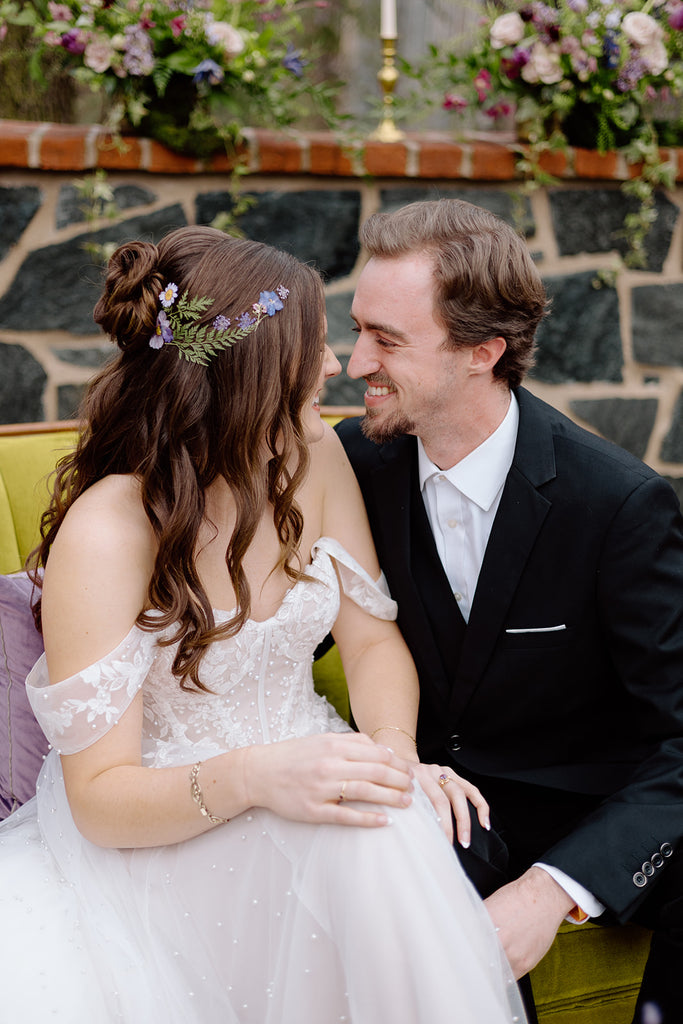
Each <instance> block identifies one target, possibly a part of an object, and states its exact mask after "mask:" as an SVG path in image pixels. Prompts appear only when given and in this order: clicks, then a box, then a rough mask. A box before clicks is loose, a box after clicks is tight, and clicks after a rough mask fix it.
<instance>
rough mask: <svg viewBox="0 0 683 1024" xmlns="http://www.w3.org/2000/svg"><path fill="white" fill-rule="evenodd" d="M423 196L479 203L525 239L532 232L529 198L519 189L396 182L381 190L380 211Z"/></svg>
mask: <svg viewBox="0 0 683 1024" xmlns="http://www.w3.org/2000/svg"><path fill="white" fill-rule="evenodd" d="M424 199H464V200H465V202H466V203H473V204H474V205H475V206H483V207H484V209H485V210H489V212H490V213H493V214H495V215H496V217H500V219H501V220H504V221H505V222H506V223H507V224H511V225H512V227H513V228H515V230H518V231H519V232H520V234H523V235H524V236H525V237H526V238H532V237H533V236H534V235H535V234H536V224H535V222H534V218H533V214H532V212H531V203H530V202H529V197H528V196H524V195H522V193H521V192H511V191H510V189H496V188H470V189H465V188H444V187H443V186H441V185H432V186H429V187H427V188H424V187H420V186H417V187H416V188H407V187H405V186H401V185H399V186H397V187H396V188H383V189H381V191H380V202H381V207H380V209H381V212H382V213H393V212H394V210H399V209H400V208H401V207H402V206H407V205H408V203H417V202H422V201H423V200H424Z"/></svg>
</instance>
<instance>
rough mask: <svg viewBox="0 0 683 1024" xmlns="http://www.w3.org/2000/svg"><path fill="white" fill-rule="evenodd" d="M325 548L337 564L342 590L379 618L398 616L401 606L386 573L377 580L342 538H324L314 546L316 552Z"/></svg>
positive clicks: (381, 574)
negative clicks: (351, 552)
mask: <svg viewBox="0 0 683 1024" xmlns="http://www.w3.org/2000/svg"><path fill="white" fill-rule="evenodd" d="M317 551H324V552H325V553H326V554H328V555H329V556H330V557H331V558H333V559H334V561H335V562H336V564H337V569H338V571H339V577H340V579H341V585H342V589H343V590H344V593H345V594H346V596H347V597H350V598H351V600H352V601H354V602H355V603H356V604H357V605H359V606H360V607H361V608H363V609H365V611H367V612H369V613H370V614H371V615H374V616H375V617H376V618H378V619H395V618H396V613H397V610H398V606H397V604H396V602H395V601H393V600H392V598H391V595H390V593H389V587H388V586H387V581H386V579H385V578H384V573H382V572H381V573H380V574H379V578H378V579H377V580H373V578H372V577H371V576H370V574H369V573H367V572H366V571H365V569H364V568H363V566H362V565H359V564H358V562H357V561H356V560H355V558H353V557H352V555H350V554H349V553H348V551H347V550H346V548H344V547H343V546H342V545H341V544H340V543H339V541H337V540H334V538H332V537H321V538H320V540H318V541H316V543H315V544H314V545H313V553H314V554H315V553H316V552H317Z"/></svg>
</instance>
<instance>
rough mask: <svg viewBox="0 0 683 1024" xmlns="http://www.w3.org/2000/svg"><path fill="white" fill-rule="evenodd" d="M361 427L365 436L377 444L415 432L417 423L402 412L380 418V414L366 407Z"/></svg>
mask: <svg viewBox="0 0 683 1024" xmlns="http://www.w3.org/2000/svg"><path fill="white" fill-rule="evenodd" d="M360 427H361V430H362V431H363V434H364V435H365V437H367V438H368V440H369V441H374V442H375V444H386V443H387V442H388V441H395V440H396V438H397V437H403V436H404V435H405V434H414V433H415V424H414V423H413V421H412V420H411V419H410V417H409V416H406V415H405V413H402V412H395V413H393V414H389V416H387V417H386V418H385V419H381V420H380V416H379V415H378V414H376V413H373V412H371V411H370V410H369V409H366V412H365V416H364V417H363V419H362V420H361V424H360Z"/></svg>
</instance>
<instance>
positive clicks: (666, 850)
mask: <svg viewBox="0 0 683 1024" xmlns="http://www.w3.org/2000/svg"><path fill="white" fill-rule="evenodd" d="M659 852H660V853H661V855H662V856H663V857H670V856H671V854H672V853H673V852H674V848H673V846H672V845H671V843H662V845H661V846H660V847H659Z"/></svg>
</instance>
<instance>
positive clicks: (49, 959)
mask: <svg viewBox="0 0 683 1024" xmlns="http://www.w3.org/2000/svg"><path fill="white" fill-rule="evenodd" d="M95 319H96V321H97V322H98V323H99V324H100V325H101V326H102V327H103V328H104V330H105V331H106V332H107V333H108V334H109V335H110V336H111V338H112V340H113V341H114V342H115V343H116V345H117V346H118V349H119V351H118V354H117V357H116V358H115V359H114V360H113V361H112V362H110V363H109V364H108V365H107V366H106V367H105V369H104V370H103V371H102V372H101V373H100V375H99V377H98V378H97V379H96V380H95V381H94V383H93V384H92V385H91V387H90V389H89V393H88V396H87V399H86V405H85V427H84V429H83V431H82V435H81V438H80V442H79V445H78V447H77V449H76V451H75V453H74V454H73V455H71V456H68V457H66V458H65V459H64V460H62V462H61V464H60V467H59V470H58V474H57V477H56V482H55V489H54V496H53V499H52V503H51V505H50V508H49V509H48V510H47V512H46V513H45V514H44V516H43V521H42V543H41V545H40V547H39V549H38V552H37V556H36V566H37V567H44V569H45V573H44V584H43V588H42V594H41V600H40V601H39V603H38V605H37V607H36V610H35V614H36V616H37V620H38V621H39V622H40V623H42V631H43V636H44V641H45V652H46V653H45V655H44V656H43V657H42V658H41V660H40V661H39V662H38V663H37V665H36V666H35V667H34V669H33V670H32V672H31V673H30V675H29V678H28V680H27V690H28V693H29V697H30V700H31V703H32V706H33V709H34V711H35V714H36V716H37V718H38V720H39V721H40V724H41V726H42V728H43V729H44V731H45V733H46V735H47V737H48V739H49V741H50V743H51V744H52V747H53V749H52V750H51V752H50V754H49V755H48V757H47V760H46V762H45V765H44V767H43V770H42V772H41V776H40V778H39V783H38V792H37V795H36V797H35V798H34V799H33V800H31V801H30V802H29V803H28V804H26V805H25V806H24V807H23V808H21V809H20V810H19V811H17V812H15V813H14V814H13V815H11V816H10V818H8V819H7V821H6V822H5V823H4V824H3V826H2V827H1V828H0V870H1V871H2V877H3V879H4V880H5V884H4V885H3V887H2V891H1V892H0V921H1V922H2V928H1V929H0V965H1V966H0V991H1V992H2V1019H3V1021H4V1022H5V1024H22V1022H31V1024H33V1022H35V1021H37V1020H50V1021H52V1020H56V1021H63V1022H68V1024H92V1022H97V1024H107V1022H124V1024H142V1022H145V1024H149V1022H155V1021H162V1020H163V1021H167V1022H171V1024H173V1022H177V1024H188V1022H196V1024H219V1022H220V1024H231V1022H234V1024H332V1022H337V1021H350V1022H353V1024H377V1022H378V1021H392V1024H446V1022H448V1024H452V1022H453V1021H457V1022H458V1024H481V1022H483V1021H486V1024H503V1022H508V1024H509V1022H511V1021H515V1020H517V1021H519V1020H523V1019H524V1017H523V1011H522V1009H521V1003H520V1001H519V997H518V994H517V989H516V986H515V984H514V982H513V981H512V977H511V974H510V971H509V968H508V966H507V964H506V963H505V961H504V957H503V955H502V953H501V951H500V949H499V946H498V943H497V939H496V936H495V933H494V931H493V928H492V926H491V923H490V921H489V919H488V917H487V914H486V912H485V910H484V909H483V906H482V904H481V903H480V902H479V899H478V897H477V896H476V895H475V894H474V891H473V890H472V888H471V886H470V884H469V882H468V881H467V880H466V878H465V876H464V874H463V872H462V870H461V868H460V866H459V863H458V861H457V859H456V858H455V855H454V854H453V850H452V847H451V845H450V842H449V834H450V832H451V828H452V825H451V822H452V816H451V809H452V811H453V813H454V817H455V821H456V826H457V829H458V836H459V839H460V841H461V842H462V843H463V844H464V845H467V842H468V839H469V836H468V830H469V813H468V810H467V801H468V800H469V801H471V802H472V803H473V804H474V805H475V806H476V808H477V811H478V815H479V819H480V821H481V822H482V824H484V825H486V824H487V814H488V808H487V805H486V803H485V801H484V800H483V798H482V797H481V794H480V793H479V792H478V790H476V789H475V788H474V787H473V786H471V785H469V784H468V783H467V782H465V781H464V780H462V779H460V778H458V777H457V776H455V775H453V773H452V772H451V771H445V770H443V769H441V768H440V767H439V766H436V765H432V766H426V765H420V764H419V763H418V758H417V754H416V750H415V741H414V735H415V733H414V730H415V722H416V714H417V703H418V693H417V681H416V675H415V671H414V668H413V665H412V662H411V660H410V658H409V655H408V653H407V650H406V648H405V646H404V645H403V642H402V640H401V638H400V635H399V633H398V630H397V627H396V625H395V623H394V621H393V619H394V617H395V605H394V603H393V601H392V600H391V599H390V597H389V595H388V593H387V591H386V586H385V583H384V579H383V577H382V575H381V573H380V569H379V566H378V564H377V560H376V555H375V553H374V549H373V545H372V541H371V537H370V533H369V528H368V524H367V521H366V519H365V512H364V509H363V504H362V501H361V499H360V497H359V494H358V491H357V487H356V483H355V479H354V477H353V474H352V471H351V469H350V467H349V466H348V464H347V462H346V458H345V456H344V454H343V451H342V449H341V446H340V444H339V442H338V441H337V439H336V436H335V435H334V432H333V431H331V430H330V429H329V428H327V427H326V426H325V425H324V424H323V423H322V421H321V419H320V409H319V404H318V399H319V394H320V391H321V388H322V386H323V384H324V382H325V380H326V379H327V378H329V377H330V376H333V375H334V374H336V373H337V372H338V371H339V365H338V363H337V360H336V359H335V357H334V356H333V354H332V353H331V351H330V350H329V348H327V347H326V345H325V314H324V297H323V289H322V284H321V281H320V279H319V277H318V276H317V274H316V273H315V272H314V271H313V270H312V269H310V268H309V267H307V266H305V265H303V264H301V263H299V262H298V261H296V260H295V259H294V258H293V257H291V256H288V255H286V254H284V253H281V252H278V251H276V250H274V249H271V248H269V247H268V246H264V245H261V244H258V243H255V242H249V241H238V240H236V239H232V238H228V237H226V236H225V235H223V234H222V233H221V232H218V231H215V230H213V229H211V228H200V227H189V228H183V229H181V230H179V231H174V232H173V233H171V234H170V235H168V236H167V237H166V238H165V239H163V240H162V241H161V243H160V244H159V245H158V246H154V245H152V244H151V243H145V242H137V243H131V244H127V245H123V246H122V247H120V248H119V249H118V250H117V252H116V253H115V254H114V256H113V257H112V259H111V261H110V263H109V268H108V274H107V278H106V283H105V287H104V292H103V295H102V297H101V299H100V301H99V302H98V304H97V306H96V309H95ZM330 629H331V630H332V633H333V636H334V639H335V641H336V643H337V644H338V647H339V650H340V653H341V656H342V659H343V663H344V668H345V671H346V675H347V679H348V684H349V692H350V699H351V706H352V710H353V716H354V722H355V725H356V726H357V729H358V730H359V731H357V732H356V731H353V730H352V729H351V727H350V726H348V725H347V724H346V722H344V721H343V720H342V719H341V718H339V716H338V715H337V714H336V712H335V711H334V710H333V709H332V708H331V706H330V705H329V704H328V703H327V702H326V701H325V700H324V699H323V698H322V697H319V696H317V695H316V694H315V692H314V689H313V683H312V674H311V662H312V656H313V652H314V650H315V648H316V646H317V644H318V643H319V642H320V641H321V639H322V638H323V637H324V636H325V635H326V634H327V633H328V631H329V630H330Z"/></svg>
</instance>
